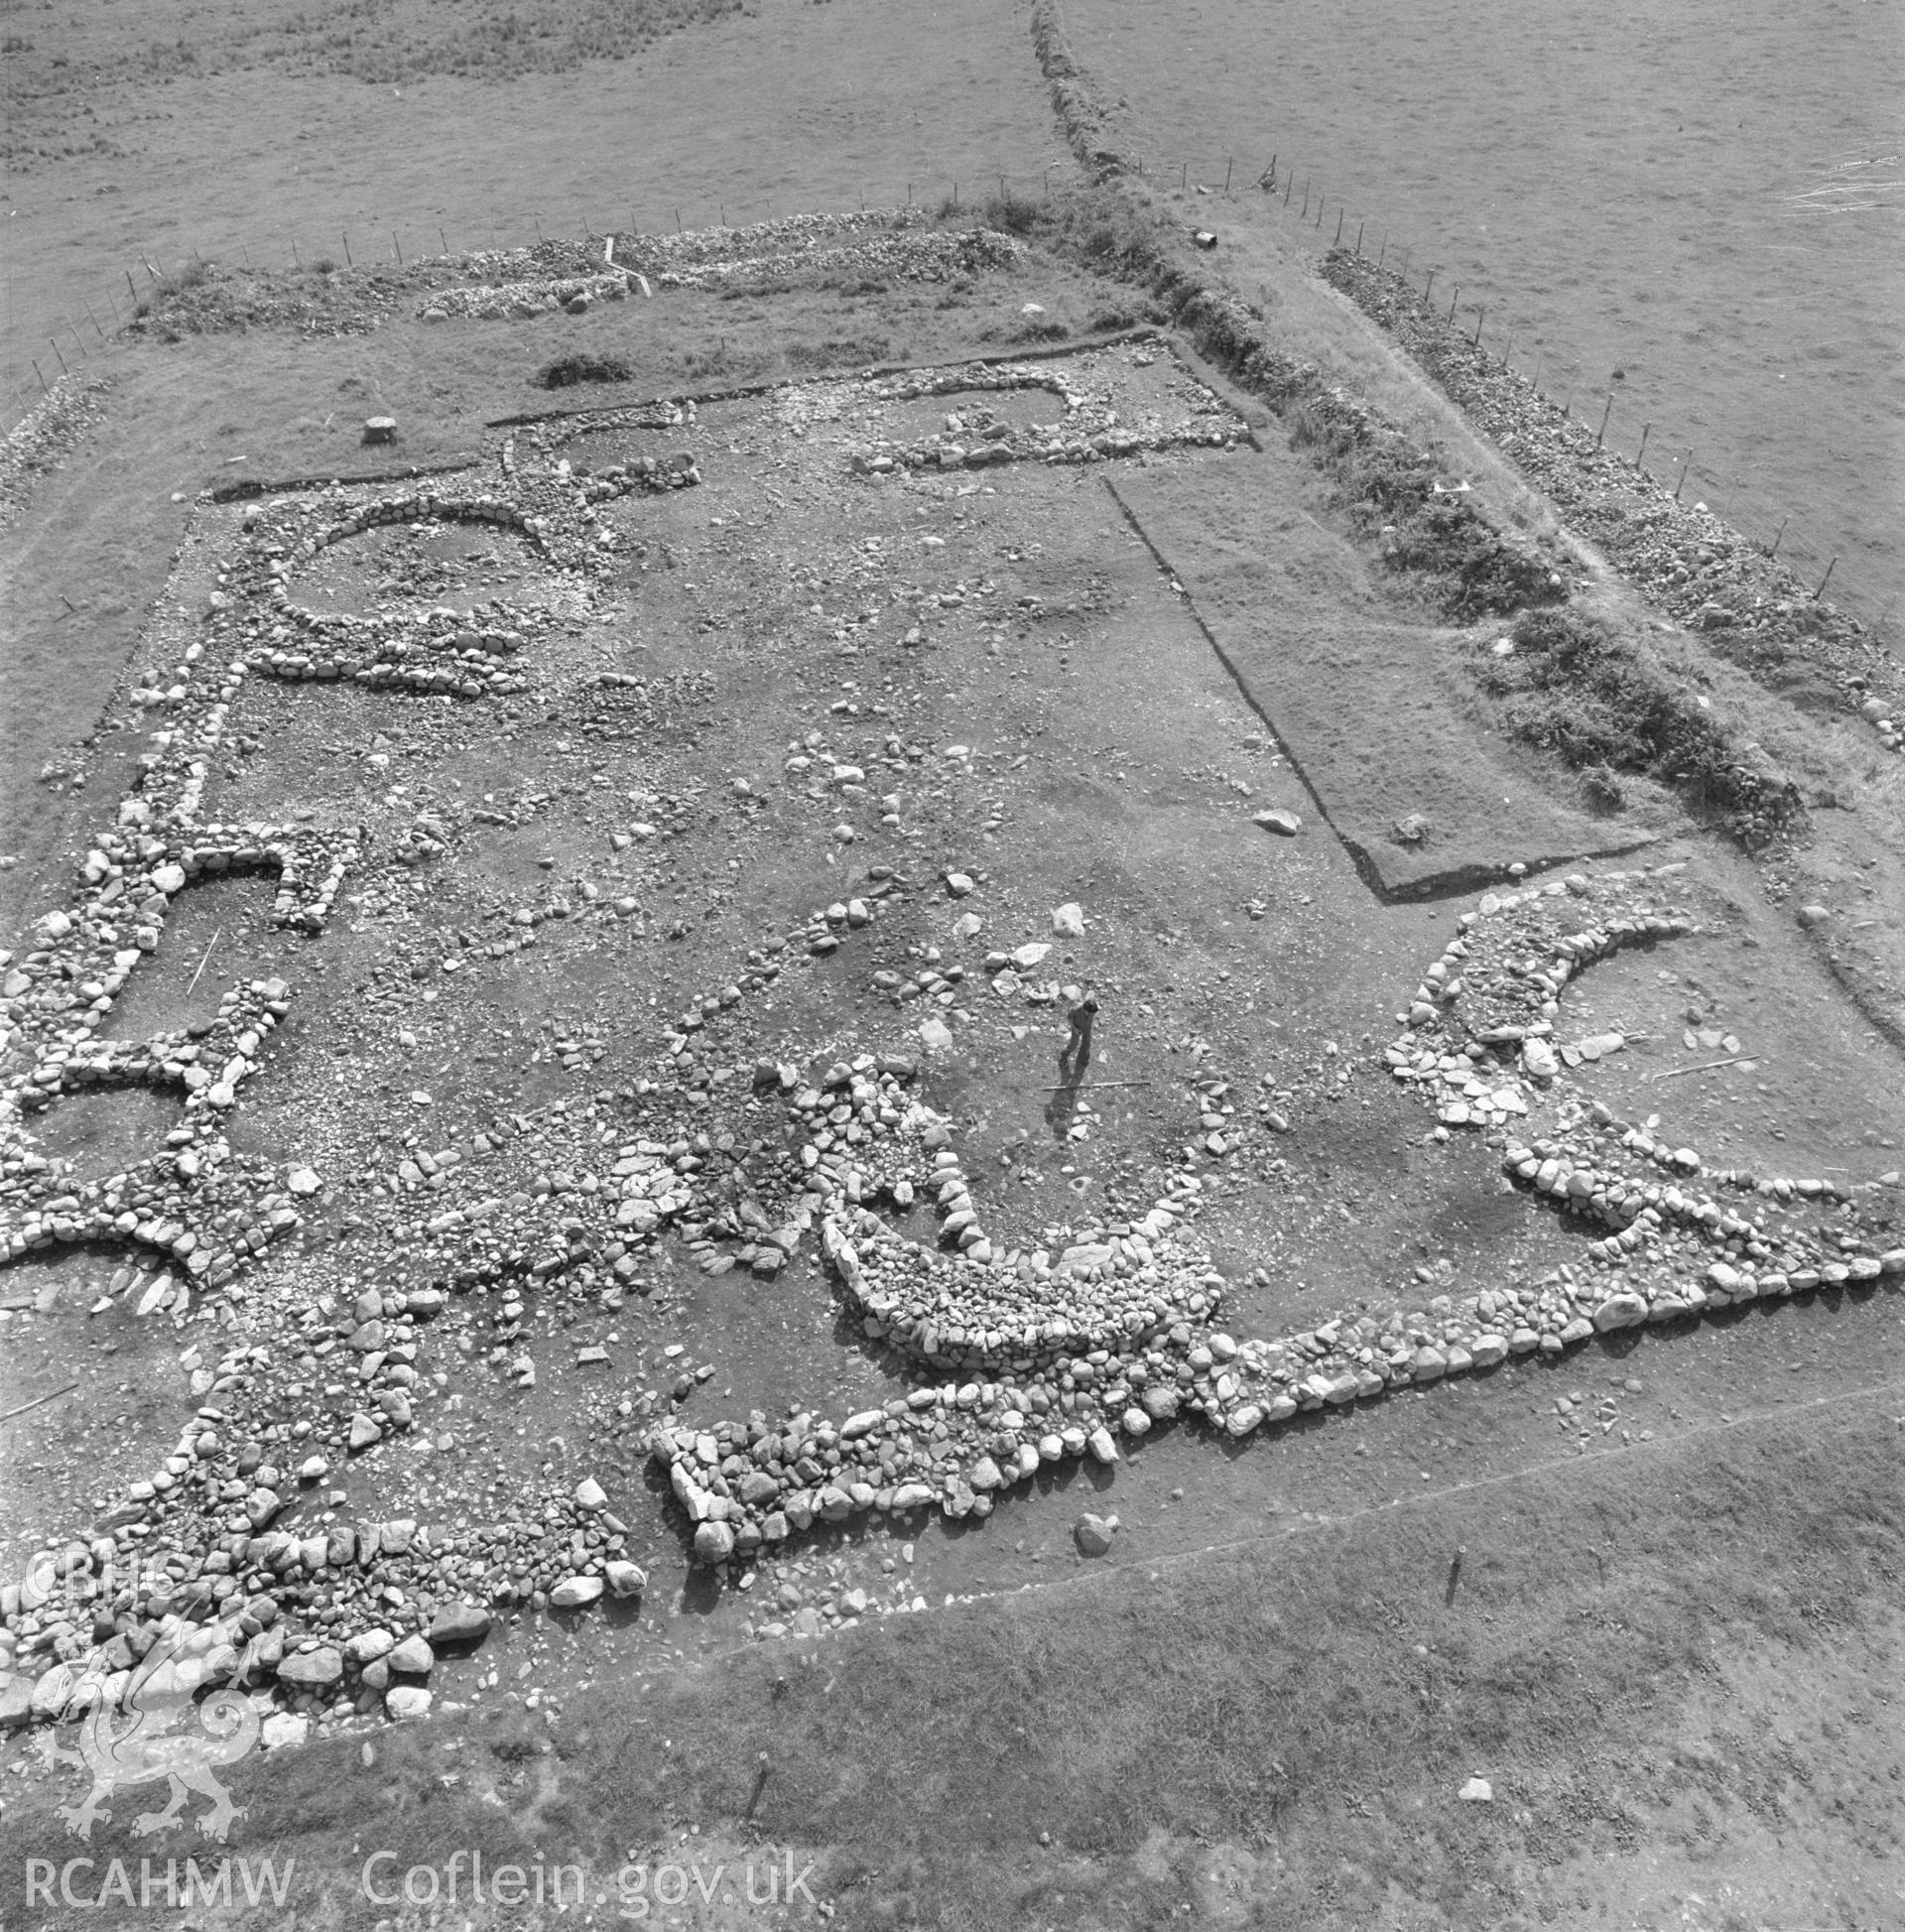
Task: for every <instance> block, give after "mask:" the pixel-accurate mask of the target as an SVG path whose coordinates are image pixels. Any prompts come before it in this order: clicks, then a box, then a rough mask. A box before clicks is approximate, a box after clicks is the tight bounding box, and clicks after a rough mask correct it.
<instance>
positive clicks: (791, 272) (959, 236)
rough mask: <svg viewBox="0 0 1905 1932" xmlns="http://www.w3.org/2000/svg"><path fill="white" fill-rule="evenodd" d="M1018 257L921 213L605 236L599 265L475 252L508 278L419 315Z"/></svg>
mask: <svg viewBox="0 0 1905 1932" xmlns="http://www.w3.org/2000/svg"><path fill="white" fill-rule="evenodd" d="M1023 253H1024V244H1023V243H1021V242H1018V241H1015V240H1013V238H1012V237H1011V236H1010V235H1001V234H997V233H994V232H993V231H992V230H990V229H986V228H973V229H967V230H963V231H960V232H949V231H945V230H942V229H939V228H936V227H934V226H933V225H932V223H931V218H930V217H929V216H928V215H927V213H926V211H925V210H924V209H923V208H871V209H865V210H862V211H861V212H859V213H857V214H806V215H793V216H788V217H785V218H783V219H781V220H778V221H764V222H757V223H755V224H753V225H752V226H749V227H745V228H699V229H696V230H694V231H693V232H690V233H684V234H678V235H629V234H616V235H611V236H607V237H605V238H604V244H603V253H602V255H601V256H599V257H597V256H595V255H593V254H592V253H590V252H589V249H588V245H587V244H586V243H574V242H572V243H557V244H551V243H547V242H545V243H544V244H543V245H542V246H541V247H539V248H536V249H513V250H509V251H507V252H506V253H502V254H498V255H494V256H471V257H468V258H467V265H468V266H469V267H470V268H472V269H474V270H476V271H477V272H478V273H480V274H483V275H485V276H486V277H501V278H505V279H499V280H489V279H485V280H483V281H480V282H475V283H470V284H466V285H463V286H459V287H453V288H439V289H433V290H432V291H431V292H430V293H429V294H428V295H427V296H425V297H424V298H423V299H422V300H421V302H420V304H419V307H418V310H417V314H418V315H419V317H420V318H422V319H424V320H426V321H431V322H442V321H446V320H447V319H448V318H450V317H452V316H460V317H467V318H474V319H477V320H483V321H491V322H524V321H529V320H532V319H533V318H535V317H537V316H540V315H546V314H554V313H555V312H556V311H558V310H567V311H568V312H569V313H571V314H572V315H579V314H581V313H583V312H584V311H585V310H586V309H588V308H589V307H590V306H591V305H592V304H594V303H596V302H603V301H607V302H621V301H625V300H626V299H627V298H628V296H629V294H630V293H631V284H636V283H639V284H641V285H642V290H643V293H644V294H647V293H648V288H647V284H648V283H649V282H653V284H654V285H655V287H657V288H660V289H718V288H722V287H724V286H727V285H729V284H732V283H735V282H747V281H753V280H757V279H759V278H761V277H764V276H771V277H772V278H773V279H774V280H775V281H776V282H777V283H782V284H785V283H788V282H790V281H799V280H803V279H806V280H819V279H823V278H828V277H833V278H837V277H839V276H843V275H845V276H858V277H861V278H867V277H879V278H885V277H899V278H900V279H902V280H905V281H917V282H947V281H952V280H953V279H954V278H956V277H959V276H966V275H977V274H983V273H986V272H988V271H991V270H996V269H1000V268H1006V267H1009V266H1011V264H1012V263H1013V262H1015V261H1017V260H1018V259H1019V258H1020V256H1022V255H1023Z"/></svg>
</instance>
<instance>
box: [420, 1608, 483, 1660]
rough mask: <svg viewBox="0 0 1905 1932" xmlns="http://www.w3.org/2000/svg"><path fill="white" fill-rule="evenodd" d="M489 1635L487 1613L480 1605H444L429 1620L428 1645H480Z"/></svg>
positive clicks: (441, 1646) (439, 1646) (442, 1646)
mask: <svg viewBox="0 0 1905 1932" xmlns="http://www.w3.org/2000/svg"><path fill="white" fill-rule="evenodd" d="M488 1635H489V1612H488V1610H484V1609H483V1608H482V1606H481V1605H480V1604H445V1606H444V1608H443V1609H442V1610H439V1611H438V1612H437V1614H436V1616H435V1617H434V1618H433V1619H432V1620H431V1625H430V1645H431V1648H432V1649H433V1650H441V1649H443V1648H444V1647H445V1645H454V1644H459V1643H481V1642H482V1640H483V1639H484V1638H485V1637H486V1636H488Z"/></svg>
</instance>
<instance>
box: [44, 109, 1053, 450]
mask: <svg viewBox="0 0 1905 1932" xmlns="http://www.w3.org/2000/svg"><path fill="white" fill-rule="evenodd" d="M1055 178H1056V179H1057V180H1058V182H1059V183H1060V185H1061V186H1064V185H1066V184H1068V183H1070V182H1073V181H1076V179H1077V163H1076V162H1075V161H1074V160H1073V158H1072V156H1071V154H1070V152H1069V151H1067V150H1066V149H1065V148H1064V147H1063V146H1062V145H1055V146H1054V148H1053V151H1052V154H1051V156H1050V158H1049V159H1048V160H1047V162H1046V163H1045V164H1044V165H1043V166H1042V167H1041V169H1040V171H1039V174H1038V175H1037V176H1036V177H1031V176H1028V175H1026V174H1024V173H1023V172H1014V171H1013V170H1010V169H1007V170H1000V169H997V168H990V167H985V168H977V167H974V168H966V169H962V170H961V171H960V172H958V173H944V172H936V173H935V174H933V175H931V176H930V177H929V176H928V175H926V174H924V173H923V174H922V175H920V176H919V177H918V178H917V179H915V180H913V181H909V182H907V183H906V184H905V185H904V191H903V193H898V194H889V197H888V199H887V200H886V201H885V202H884V203H882V202H881V200H880V199H879V198H878V197H877V196H875V197H874V198H873V200H872V202H871V204H872V205H873V206H876V207H877V206H880V205H887V206H895V207H907V206H915V205H918V206H921V207H927V208H932V209H938V208H942V207H945V206H948V205H950V206H952V207H953V208H955V209H962V208H971V209H973V210H974V211H982V209H983V207H984V204H985V203H986V201H987V200H988V199H989V198H990V197H991V195H992V194H993V193H995V192H997V193H1006V192H1007V191H1008V189H1009V190H1010V191H1011V192H1013V193H1021V192H1022V193H1038V194H1039V195H1040V197H1041V198H1049V197H1050V195H1051V193H1052V188H1053V184H1054V180H1055ZM857 198H858V201H859V205H860V207H861V208H862V209H864V208H865V207H867V206H868V205H869V198H868V196H867V194H866V193H865V191H864V190H861V191H860V192H859V193H858V197H857ZM839 211H840V210H839V208H837V207H826V206H824V205H823V206H810V205H809V204H808V203H807V202H806V201H804V200H797V199H796V198H795V197H793V196H789V197H788V198H787V199H786V200H785V201H782V202H780V203H779V204H774V203H769V204H767V205H766V206H764V207H763V208H761V209H758V210H743V209H740V208H735V209H733V210H731V211H730V210H729V208H728V207H727V205H726V204H725V203H724V202H721V201H717V202H716V203H715V205H714V207H713V208H711V209H708V208H703V209H699V210H697V211H695V212H696V218H695V219H694V220H692V221H690V220H685V219H684V212H683V209H682V208H680V207H678V206H676V205H675V204H674V203H673V202H672V201H669V202H665V201H662V200H660V199H656V200H652V201H651V200H648V199H646V198H645V199H643V200H642V201H640V202H632V203H630V204H629V205H628V206H627V207H622V208H615V207H603V206H601V205H599V204H592V205H588V206H584V205H582V204H581V203H580V202H577V204H576V205H575V206H574V207H573V208H572V209H569V210H567V211H561V212H559V211H557V210H555V209H542V210H538V211H536V212H534V213H531V214H528V215H512V216H509V217H506V218H504V219H502V220H498V219H497V218H496V217H495V216H493V215H492V216H491V217H490V219H489V220H488V221H487V222H485V223H480V224H475V226H474V231H473V233H472V225H471V224H469V223H462V224H458V226H457V234H456V237H455V239H454V241H452V240H451V238H450V235H449V232H448V229H449V226H450V225H451V224H449V223H448V222H428V223H410V224H406V225H404V226H400V227H396V228H390V229H385V228H381V227H379V228H376V229H364V228H359V229H349V228H344V227H339V228H338V230H337V232H336V236H335V239H334V240H330V239H325V240H323V241H321V242H319V244H318V246H316V247H313V246H312V240H311V235H310V233H309V232H300V233H296V234H286V235H279V236H276V237H273V238H271V239H270V240H267V241H259V240H258V239H256V238H255V237H249V236H248V237H244V238H242V239H240V240H237V241H233V242H229V243H227V244H225V246H224V247H223V248H221V249H214V250H213V251H212V252H210V253H209V254H207V253H206V252H204V251H203V250H202V249H200V248H197V247H193V248H191V251H190V254H189V255H188V256H187V257H186V258H185V259H183V260H181V261H179V262H178V264H177V266H176V267H173V268H168V267H167V266H166V264H165V262H164V261H163V259H160V260H155V259H154V257H153V256H152V255H150V254H148V253H147V252H146V251H144V250H143V249H141V250H135V251H134V253H133V256H132V259H131V261H130V262H129V263H127V262H122V263H121V264H120V265H119V270H118V274H117V275H116V276H114V277H111V278H109V279H108V280H107V281H106V282H105V283H104V284H103V285H101V286H100V287H99V288H96V289H94V290H92V291H91V292H90V293H89V294H81V295H79V296H78V297H77V298H76V299H75V304H74V311H75V313H76V314H80V315H83V316H84V317H85V323H84V324H83V325H82V324H80V323H77V322H74V321H73V319H72V316H70V315H68V314H66V313H64V312H62V313H61V314H60V318H59V320H60V324H61V333H60V334H59V335H54V336H48V337H46V338H45V340H44V342H41V343H38V344H35V343H30V344H28V346H27V348H26V349H25V350H24V351H22V353H23V354H24V356H25V360H26V363H27V365H28V367H30V368H31V370H32V377H31V379H29V378H28V376H27V372H26V370H25V369H11V370H9V371H8V374H7V387H8V392H9V395H10V398H11V401H12V403H13V406H14V412H15V413H14V414H13V416H12V417H11V419H10V421H9V422H8V425H7V427H8V429H9V430H11V429H13V428H16V427H18V425H19V423H20V422H21V421H23V420H24V419H25V417H26V416H27V415H28V414H30V413H31V411H32V410H33V409H34V408H35V407H36V406H37V405H38V404H39V402H40V400H41V399H42V397H44V396H45V395H46V393H47V392H48V391H49V390H50V389H51V388H52V387H53V385H54V383H56V382H57V381H59V379H60V378H61V377H62V376H63V375H77V374H81V373H83V372H84V369H85V367H86V366H87V365H89V364H91V363H94V362H96V361H98V360H99V358H101V357H102V356H106V355H110V354H112V353H113V352H115V351H116V350H118V349H121V348H123V347H124V346H125V345H126V344H125V339H124V338H125V331H126V330H127V328H128V327H129V326H130V324H131V323H132V322H134V321H136V320H137V319H138V314H139V309H140V305H141V304H142V303H144V302H146V301H147V300H148V299H149V297H150V295H151V292H152V291H153V290H154V289H155V288H159V287H173V286H177V285H178V284H179V283H180V282H181V281H182V280H183V279H185V278H187V277H189V276H190V275H191V273H192V272H193V270H194V269H203V268H206V267H208V266H210V265H212V264H214V263H218V262H224V263H227V264H231V265H234V266H237V267H241V268H245V269H264V270H275V271H277V272H280V273H282V272H284V271H286V270H290V271H291V272H293V273H303V272H306V271H310V272H313V273H319V272H324V271H327V270H330V269H333V268H347V269H352V270H355V269H360V268H361V269H368V268H374V267H393V268H394V267H415V266H416V265H417V263H418V262H419V261H420V260H423V259H429V258H431V257H436V256H451V257H453V256H460V255H472V254H485V253H502V252H504V251H506V250H508V249H512V248H527V247H529V246H531V245H533V244H534V243H535V242H539V241H545V240H548V239H550V238H552V237H554V238H556V239H565V238H568V239H572V238H574V237H575V236H577V235H581V236H593V235H604V234H608V233H610V232H613V233H615V234H631V235H633V234H646V235H656V234H674V233H679V232H681V231H683V230H684V229H686V228H703V227H706V228H716V227H720V228H726V227H735V228H739V227H747V226H751V225H753V224H755V223H757V222H762V221H772V220H777V219H780V218H783V217H785V216H789V215H797V214H808V213H815V214H827V213H838V212H839ZM545 214H546V215H547V216H548V218H549V222H550V226H549V229H548V230H547V231H545V228H544V226H543V218H544V215H545ZM598 215H606V216H607V217H608V224H609V225H607V226H604V225H602V224H600V223H598V221H597V220H596V219H595V217H596V216H598ZM644 217H646V219H644ZM576 224H579V225H576ZM420 235H421V237H422V244H423V245H422V246H419V245H418V241H419V236H420ZM432 237H435V239H436V243H437V246H436V247H435V248H433V247H432V246H431V245H430V244H431V239H432ZM101 317H104V318H106V322H101V320H100V318H101ZM108 323H109V324H110V325H109V326H108V325H107V324H108ZM88 329H90V331H91V332H90V333H88V332H87V330H88Z"/></svg>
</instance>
